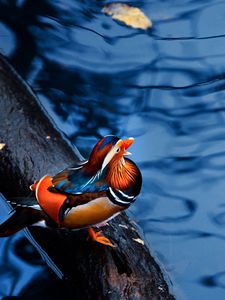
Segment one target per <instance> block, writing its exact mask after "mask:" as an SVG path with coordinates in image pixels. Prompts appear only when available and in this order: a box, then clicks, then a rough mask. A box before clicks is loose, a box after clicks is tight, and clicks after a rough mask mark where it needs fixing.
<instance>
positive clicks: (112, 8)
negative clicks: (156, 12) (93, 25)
mask: <svg viewBox="0 0 225 300" xmlns="http://www.w3.org/2000/svg"><path fill="white" fill-rule="evenodd" d="M102 11H103V13H105V14H107V15H110V16H112V18H113V19H114V20H117V21H121V22H123V23H125V24H126V25H127V26H130V27H133V28H137V29H148V28H151V27H152V22H151V20H150V19H149V18H148V17H147V16H146V15H145V14H144V13H143V12H142V11H141V10H140V9H139V8H137V7H132V6H129V5H127V4H122V3H111V4H106V5H105V6H104V8H103V9H102Z"/></svg>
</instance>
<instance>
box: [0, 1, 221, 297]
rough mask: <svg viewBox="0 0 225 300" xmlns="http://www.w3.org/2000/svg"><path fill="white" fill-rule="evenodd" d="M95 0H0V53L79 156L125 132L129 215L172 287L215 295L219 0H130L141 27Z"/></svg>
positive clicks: (183, 294) (178, 291) (218, 267)
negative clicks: (117, 18)
mask: <svg viewBox="0 0 225 300" xmlns="http://www.w3.org/2000/svg"><path fill="white" fill-rule="evenodd" d="M105 3H106V1H72V0H71V1H69V0H67V1H63V0H61V1H60V0H58V1H50V0H49V1H45V0H41V1H38V2H37V3H35V4H34V2H33V1H10V4H9V2H7V1H3V0H0V20H1V22H0V36H1V40H0V48H1V52H3V53H4V54H5V55H7V56H8V57H9V58H10V60H11V62H12V63H13V64H14V66H15V67H16V68H17V70H18V71H19V72H20V74H22V76H23V77H24V78H25V79H26V80H27V81H28V82H29V83H30V85H31V86H32V87H33V89H34V90H35V92H36V93H37V94H38V96H39V98H40V100H41V102H42V103H43V105H44V106H45V108H46V109H47V110H48V112H49V113H50V115H51V116H52V117H53V118H54V120H55V122H56V123H57V125H58V126H59V127H60V129H61V130H62V131H64V132H65V133H66V135H67V136H68V137H69V139H70V140H71V141H72V142H73V143H74V144H75V145H76V146H77V147H78V148H79V149H80V151H81V153H82V154H83V155H84V156H88V154H89V153H90V150H91V148H92V147H93V145H94V143H95V142H96V141H97V140H98V139H99V138H100V137H101V136H102V135H105V134H116V135H118V136H121V137H127V136H134V137H135V139H136V142H135V144H134V145H133V146H132V149H131V150H132V153H133V159H134V160H135V161H136V162H137V163H138V165H139V166H140V168H141V171H142V173H143V178H144V184H143V190H142V194H141V196H140V197H139V200H138V201H136V203H135V204H134V205H133V207H131V209H130V213H131V214H132V215H133V216H134V218H135V219H136V220H137V221H138V223H139V224H140V225H141V227H142V228H143V230H144V233H145V236H146V238H147V240H148V242H149V245H150V248H151V251H152V253H153V254H154V256H155V258H156V259H157V260H158V261H159V263H160V264H161V266H162V268H163V269H164V272H165V276H167V278H168V280H170V281H171V282H172V291H173V292H174V293H175V295H176V297H177V299H205V300H207V299H217V300H219V299H224V293H225V232H224V231H225V199H224V186H225V184H224V182H225V114H224V111H225V29H224V28H225V3H224V1H215V0H208V1H207V0H206V1H191V0H189V1H187V0H186V1H177V0H174V1H163V0H161V1H159V0H157V1H155V0H154V1H130V2H129V3H131V4H133V5H135V6H138V7H140V8H141V9H142V10H143V11H144V12H145V14H146V15H148V16H150V17H151V19H152V21H153V24H154V27H153V29H152V30H151V31H148V32H145V31H139V30H135V29H131V28H128V27H125V26H122V25H121V24H119V23H116V22H114V21H113V20H111V18H110V17H108V16H105V15H104V14H102V13H101V8H102V6H103V5H104V4H105ZM1 243H3V242H1ZM1 253H2V255H4V251H3V250H2V251H1ZM14 255H15V256H16V254H14ZM39 263H40V262H39ZM39 263H38V265H39ZM11 264H12V266H14V265H16V263H15V262H14V261H13V262H12V263H11ZM30 265H31V268H32V266H33V268H34V267H35V268H36V265H35V264H33V259H32V258H31V259H30ZM40 265H41V263H40ZM38 268H39V267H38ZM43 268H44V266H43ZM35 270H36V271H35V272H38V271H37V269H35ZM21 272H22V271H21ZM2 273H3V272H2ZM4 274H5V273H4ZM4 274H0V275H1V278H4V280H5V281H7V284H8V286H9V288H8V289H7V293H8V294H7V295H8V296H9V295H19V293H20V292H19V290H17V289H16V288H13V278H14V276H15V275H14V272H13V271H11V273H9V275H7V276H6V275H4ZM7 274H8V273H7ZM19 276H24V275H22V273H21V274H19ZM20 278H22V277H20ZM1 280H3V279H1ZM24 280H25V279H24ZM52 280H53V279H52ZM25 282H26V280H25ZM26 284H27V282H26ZM2 291H3V288H2V287H1V286H0V294H1V295H2V296H3V292H2ZM4 295H5V294H4Z"/></svg>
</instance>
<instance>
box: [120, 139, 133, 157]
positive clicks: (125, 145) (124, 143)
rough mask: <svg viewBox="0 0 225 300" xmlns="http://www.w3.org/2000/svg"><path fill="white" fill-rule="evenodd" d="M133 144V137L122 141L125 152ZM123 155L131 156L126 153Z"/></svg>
mask: <svg viewBox="0 0 225 300" xmlns="http://www.w3.org/2000/svg"><path fill="white" fill-rule="evenodd" d="M133 142H134V138H133V137H130V138H128V139H127V140H124V141H123V145H124V148H125V150H127V149H128V148H129V147H130V146H131V145H132V144H133ZM124 155H131V153H130V152H128V151H125V152H124Z"/></svg>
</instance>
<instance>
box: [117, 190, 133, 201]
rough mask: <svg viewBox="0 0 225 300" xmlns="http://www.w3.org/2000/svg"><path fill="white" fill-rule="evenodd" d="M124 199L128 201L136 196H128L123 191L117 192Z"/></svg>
mask: <svg viewBox="0 0 225 300" xmlns="http://www.w3.org/2000/svg"><path fill="white" fill-rule="evenodd" d="M117 191H118V192H119V193H120V194H121V195H122V196H123V197H125V198H128V199H133V198H134V196H128V195H127V194H125V193H123V192H122V191H121V190H117Z"/></svg>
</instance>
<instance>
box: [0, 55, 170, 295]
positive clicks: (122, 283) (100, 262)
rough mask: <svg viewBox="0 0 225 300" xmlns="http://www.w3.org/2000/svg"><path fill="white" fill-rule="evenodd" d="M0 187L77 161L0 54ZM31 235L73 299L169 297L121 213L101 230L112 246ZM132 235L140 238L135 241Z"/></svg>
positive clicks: (78, 235) (72, 236) (9, 192)
mask: <svg viewBox="0 0 225 300" xmlns="http://www.w3.org/2000/svg"><path fill="white" fill-rule="evenodd" d="M0 120H1V126H0V143H4V144H5V147H4V148H3V149H2V150H0V161H1V167H0V191H1V192H2V193H3V194H4V195H5V196H6V197H9V196H13V197H15V196H27V195H28V194H29V188H28V187H29V185H30V184H31V183H32V182H33V181H34V180H35V179H37V178H40V177H41V176H42V175H44V174H55V173H56V172H58V171H59V170H61V169H63V168H64V167H66V166H68V165H72V164H73V163H74V162H76V161H77V160H79V154H78V152H77V151H76V149H73V148H72V147H71V145H70V144H69V142H68V141H66V140H65V139H64V137H63V136H62V135H61V134H60V133H59V131H58V130H57V128H56V127H55V126H54V125H53V122H52V121H51V120H50V119H49V116H47V114H46V113H45V111H44V109H43V108H42V107H41V105H40V103H39V102H38V100H37V98H36V97H35V95H34V94H33V92H32V91H31V89H30V88H29V87H28V86H27V85H26V84H25V83H24V82H23V81H22V79H21V78H20V77H19V76H18V75H17V74H16V72H15V71H14V70H13V69H12V67H10V66H9V64H8V63H7V62H6V61H5V60H4V59H3V58H2V57H0ZM30 231H31V233H32V235H33V236H34V237H35V239H36V240H37V241H38V243H39V244H40V245H41V246H42V248H43V249H45V250H46V252H47V253H48V254H49V255H50V257H51V258H52V259H53V261H54V262H55V263H56V264H57V265H58V266H59V267H60V269H61V270H62V271H63V273H64V274H65V277H66V279H64V280H65V284H66V285H69V286H70V287H71V286H72V288H73V293H74V299H76V297H77V299H174V298H173V296H171V295H170V294H169V291H168V286H167V284H166V282H165V280H164V278H163V275H162V273H161V270H160V268H159V266H158V264H157V263H156V262H155V261H154V259H153V258H152V256H151V255H150V253H149V250H148V248H147V247H146V245H143V244H142V243H140V240H142V238H141V237H140V236H139V233H138V231H137V228H136V226H135V223H134V222H133V221H131V220H130V219H129V218H128V217H127V216H126V214H122V215H120V216H119V217H117V218H116V219H115V220H113V221H111V222H110V227H108V228H107V229H106V230H104V231H105V235H106V236H108V237H109V238H110V239H111V240H112V241H113V243H114V244H115V245H116V247H115V248H110V247H105V246H103V245H100V244H97V243H95V242H92V241H90V240H87V233H86V230H79V231H69V230H59V229H57V230H56V229H54V230H53V229H52V230H46V229H43V228H38V227H36V228H35V227H33V228H30ZM135 239H140V240H139V242H138V241H137V240H136V241H135Z"/></svg>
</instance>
